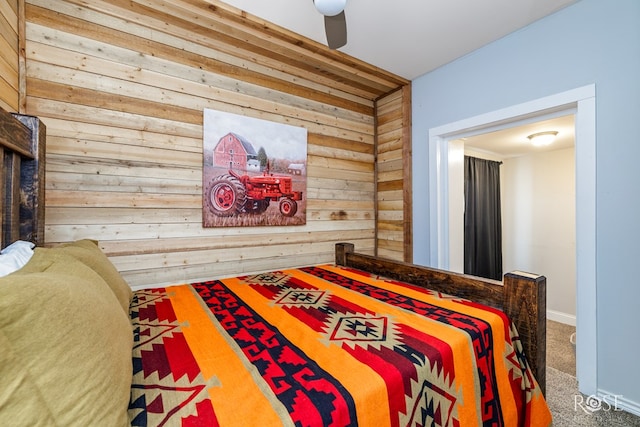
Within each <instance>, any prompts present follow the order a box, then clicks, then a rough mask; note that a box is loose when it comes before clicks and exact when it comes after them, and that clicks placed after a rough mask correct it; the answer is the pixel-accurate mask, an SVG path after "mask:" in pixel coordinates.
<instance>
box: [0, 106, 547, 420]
mask: <svg viewBox="0 0 640 427" xmlns="http://www.w3.org/2000/svg"><path fill="white" fill-rule="evenodd" d="M0 113H2V114H0V116H1V117H0V133H1V135H0V144H1V145H2V146H3V150H4V169H3V176H4V177H5V178H4V179H5V185H3V186H2V187H3V188H4V189H5V194H4V196H3V197H2V199H3V200H4V201H5V205H4V206H3V230H2V239H3V240H2V242H3V247H5V246H7V245H8V244H9V243H12V242H15V241H16V240H17V241H19V242H33V243H35V245H36V248H35V249H34V250H33V251H32V253H31V254H30V255H29V258H28V260H27V261H23V262H21V263H20V264H19V265H17V266H16V267H15V269H14V270H13V271H12V272H11V273H9V274H7V275H5V276H4V277H0V348H1V349H2V352H1V353H0V384H1V387H0V424H2V425H7V423H10V424H11V425H30V426H31V425H96V424H98V425H133V426H138V425H140V426H147V425H154V426H160V425H166V426H215V425H222V426H224V425H242V426H245V425H260V426H271V425H292V426H293V425H299V426H306V425H309V426H330V425H331V426H333V425H335V426H338V425H353V426H355V425H361V426H370V425H376V426H384V425H390V426H405V425H407V426H409V425H410V426H423V425H443V426H444V425H446V426H457V425H461V426H472V425H498V426H499V425H505V426H516V425H519V426H534V425H543V426H547V425H550V423H551V415H550V412H549V409H548V407H547V405H546V403H545V400H544V388H545V355H544V353H545V309H546V308H545V298H546V290H545V279H544V277H543V276H539V275H532V274H528V273H522V272H515V273H508V274H506V275H505V278H504V281H503V283H499V282H496V281H491V280H484V279H479V278H475V277H470V276H465V275H460V274H455V273H451V272H447V271H442V270H435V269H430V268H425V267H420V266H416V265H412V264H407V263H401V262H394V261H389V260H384V259H380V258H376V257H373V256H369V255H365V254H358V253H357V252H356V251H355V248H354V246H353V245H352V244H349V243H337V244H336V259H335V263H332V264H320V265H313V266H307V267H301V268H292V269H286V270H278V271H269V272H262V273H259V274H252V275H242V276H237V277H229V278H224V279H216V280H210V281H204V282H199V283H191V284H180V285H175V286H170V287H163V288H154V289H144V290H139V291H136V292H132V291H131V289H130V287H129V286H128V284H127V283H126V281H125V280H124V279H123V278H122V277H121V276H120V274H119V273H118V271H117V270H116V269H115V267H114V266H113V264H111V262H110V261H109V259H108V258H107V256H106V255H105V254H104V253H103V252H102V251H101V250H100V247H99V245H98V242H96V241H93V240H89V239H85V240H79V241H76V242H69V243H65V244H62V245H58V246H55V247H44V246H43V244H44V242H43V238H42V237H43V228H42V227H43V224H42V223H43V222H44V221H43V219H44V211H43V209H44V203H43V202H44V198H43V193H44V183H43V179H44V169H43V166H44V132H45V129H44V125H42V123H40V122H39V120H38V119H37V118H34V117H25V116H16V115H10V114H8V113H6V112H4V111H0ZM15 147H21V148H20V149H19V150H18V151H16V150H15ZM8 158H9V159H11V161H8V160H7V159H8ZM7 175H9V176H12V177H14V178H12V180H10V181H11V182H12V184H11V185H8V184H6V182H8V181H6V180H7V178H6V177H7ZM7 189H9V190H8V191H7ZM19 205H22V207H18V208H15V207H13V206H19ZM10 206H11V207H10ZM16 224H17V225H16ZM13 247H14V244H12V245H9V246H8V247H7V248H5V249H3V252H5V251H6V253H4V254H1V255H0V257H2V256H6V255H11V254H12V253H13V251H9V250H8V249H10V248H13ZM0 261H2V260H0Z"/></svg>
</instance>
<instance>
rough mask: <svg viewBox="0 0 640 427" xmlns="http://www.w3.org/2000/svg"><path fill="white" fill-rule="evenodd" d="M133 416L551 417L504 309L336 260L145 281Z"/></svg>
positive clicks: (517, 420)
mask: <svg viewBox="0 0 640 427" xmlns="http://www.w3.org/2000/svg"><path fill="white" fill-rule="evenodd" d="M131 318H132V322H133V326H134V339H135V342H134V352H133V363H134V378H133V385H132V395H131V403H130V409H129V414H130V419H131V422H132V425H134V426H149V425H153V426H161V425H169V426H178V425H182V426H196V425H207V426H217V425H220V426H230V425H246V426H258V425H259V426H276V425H291V426H293V425H296V426H356V425H360V426H373V425H375V426H387V425H388V426H427V425H428V426H431V425H435V426H465V427H466V426H476V425H478V426H479V425H491V426H534V425H541V426H548V425H549V424H550V423H551V415H550V412H549V409H548V407H547V405H546V403H545V401H544V397H543V395H542V393H541V391H540V389H539V387H538V385H537V383H536V380H535V379H534V378H533V376H532V375H531V371H530V370H529V368H528V367H527V362H526V359H525V357H524V355H523V353H522V347H521V345H520V341H519V339H518V335H517V331H515V329H514V328H513V326H512V325H511V323H510V322H509V320H508V319H507V318H506V316H505V315H504V313H502V312H501V311H499V310H495V309H493V308H490V307H487V306H482V305H480V304H477V303H474V302H471V301H468V300H464V299H460V298H454V297H451V296H448V295H444V294H441V293H436V292H433V291H429V290H425V289H422V288H418V287H416V286H413V285H409V284H405V283H401V282H396V281H392V280H387V279H384V278H382V277H375V276H372V275H370V274H369V273H365V272H362V271H359V270H353V269H348V268H343V267H336V266H333V265H322V266H316V267H307V268H300V269H291V270H284V271H275V272H270V273H263V274H258V275H247V276H241V277H235V278H229V279H223V280H213V281H208V282H203V283H194V284H191V285H179V286H171V287H166V288H160V289H150V290H142V291H137V292H136V293H135V294H134V298H133V301H132V303H131Z"/></svg>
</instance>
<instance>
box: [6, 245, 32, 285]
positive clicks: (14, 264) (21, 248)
mask: <svg viewBox="0 0 640 427" xmlns="http://www.w3.org/2000/svg"><path fill="white" fill-rule="evenodd" d="M34 247H35V245H34V244H33V243H31V242H25V241H24V240H18V241H16V242H13V243H12V244H10V245H9V246H7V247H6V248H4V249H3V250H1V251H0V277H3V276H6V275H8V274H11V273H13V272H14V271H17V270H20V269H21V268H22V267H23V266H24V265H25V264H26V263H27V262H29V260H30V259H31V256H32V255H33V248H34Z"/></svg>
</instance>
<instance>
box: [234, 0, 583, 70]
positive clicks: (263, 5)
mask: <svg viewBox="0 0 640 427" xmlns="http://www.w3.org/2000/svg"><path fill="white" fill-rule="evenodd" d="M223 1H224V2H225V3H228V4H230V5H232V6H234V7H236V8H238V9H241V10H244V11H245V12H248V13H249V14H251V15H255V16H258V17H259V18H262V19H264V20H266V21H269V22H272V23H274V24H277V25H279V26H281V27H284V28H286V29H288V30H291V31H293V32H295V33H298V34H301V35H303V36H306V37H308V38H310V39H313V40H315V41H317V42H319V43H323V44H324V43H326V39H325V35H324V20H323V16H322V15H321V14H320V13H318V12H317V11H316V9H315V7H314V6H313V0H223ZM576 1H577V0H481V1H479V0H395V1H393V2H392V1H389V0H347V6H346V8H345V14H346V17H347V32H348V42H347V45H346V46H344V47H342V48H340V49H339V50H340V51H342V52H344V53H347V54H349V55H351V56H353V57H355V58H358V59H360V60H362V61H365V62H368V63H370V64H372V65H375V66H377V67H379V68H382V69H384V70H386V71H390V72H393V73H395V74H397V75H399V76H402V77H405V78H407V79H409V80H412V79H414V78H416V77H418V76H420V75H422V74H424V73H427V72H429V71H432V70H434V69H436V68H438V67H440V66H442V65H444V64H447V63H449V62H451V61H453V60H455V59H456V58H459V57H461V56H464V55H466V54H468V53H470V52H472V51H474V50H476V49H478V48H480V47H482V46H484V45H486V44H488V43H490V42H492V41H494V40H497V39H499V38H501V37H503V36H505V35H507V34H509V33H511V32H513V31H516V30H518V29H520V28H523V27H525V26H526V25H528V24H530V23H532V22H534V21H536V20H538V19H540V18H543V17H545V16H547V15H550V14H552V13H553V12H556V11H558V10H560V9H562V8H564V7H566V6H568V5H570V4H572V3H575V2H576Z"/></svg>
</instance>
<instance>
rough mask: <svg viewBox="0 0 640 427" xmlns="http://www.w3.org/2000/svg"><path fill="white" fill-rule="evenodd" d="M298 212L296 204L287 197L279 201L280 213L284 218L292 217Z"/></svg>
mask: <svg viewBox="0 0 640 427" xmlns="http://www.w3.org/2000/svg"><path fill="white" fill-rule="evenodd" d="M296 212H298V204H297V203H296V202H295V200H292V199H290V198H288V197H285V198H283V199H282V200H280V213H281V214H282V215H284V216H294V215H295V214H296Z"/></svg>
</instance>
